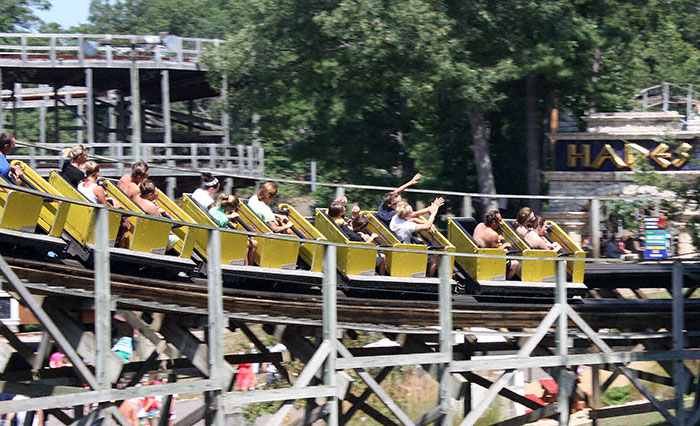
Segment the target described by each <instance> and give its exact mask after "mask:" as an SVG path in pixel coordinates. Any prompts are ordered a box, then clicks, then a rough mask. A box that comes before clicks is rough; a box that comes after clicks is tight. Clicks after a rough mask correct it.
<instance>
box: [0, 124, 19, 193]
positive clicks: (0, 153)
mask: <svg viewBox="0 0 700 426" xmlns="http://www.w3.org/2000/svg"><path fill="white" fill-rule="evenodd" d="M15 143H16V141H15V137H14V135H13V134H12V133H0V176H1V177H2V178H3V179H5V180H6V181H7V182H9V183H17V181H16V179H19V177H20V176H22V175H23V174H24V172H23V171H22V168H21V167H19V166H11V165H10V162H9V161H7V156H8V155H10V153H12V150H13V149H15ZM10 172H12V174H13V175H14V177H10Z"/></svg>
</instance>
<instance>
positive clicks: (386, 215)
mask: <svg viewBox="0 0 700 426" xmlns="http://www.w3.org/2000/svg"><path fill="white" fill-rule="evenodd" d="M394 216H396V211H395V210H393V209H390V208H389V207H387V206H386V204H384V201H382V202H381V203H380V204H379V208H378V209H377V217H378V218H379V219H381V220H382V222H384V224H385V225H386V226H389V224H390V223H391V219H393V218H394Z"/></svg>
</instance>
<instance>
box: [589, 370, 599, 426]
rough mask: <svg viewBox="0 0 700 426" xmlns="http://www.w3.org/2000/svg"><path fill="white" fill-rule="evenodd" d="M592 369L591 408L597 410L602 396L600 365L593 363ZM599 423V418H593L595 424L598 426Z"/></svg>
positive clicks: (594, 425)
mask: <svg viewBox="0 0 700 426" xmlns="http://www.w3.org/2000/svg"><path fill="white" fill-rule="evenodd" d="M591 370H592V371H591V379H592V380H591V388H592V389H591V392H592V394H591V408H593V409H594V410H596V409H598V408H600V407H601V403H600V397H601V396H602V395H601V392H600V390H601V389H600V365H598V364H594V365H592V366H591ZM599 424H600V422H599V421H598V420H597V419H596V420H593V426H598V425H599Z"/></svg>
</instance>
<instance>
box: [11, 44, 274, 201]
mask: <svg viewBox="0 0 700 426" xmlns="http://www.w3.org/2000/svg"><path fill="white" fill-rule="evenodd" d="M222 43H223V41H222V40H215V39H203V38H186V37H174V36H168V37H165V35H159V36H142V35H111V34H24V33H0V89H1V90H0V130H1V131H11V132H13V133H15V135H16V137H17V139H18V141H22V142H26V144H20V147H19V148H18V149H17V150H16V152H15V154H16V155H14V156H13V157H14V158H18V159H21V160H22V161H25V162H27V163H28V164H30V165H31V166H32V167H33V168H35V169H37V170H38V171H39V172H40V173H48V170H50V169H53V168H56V167H57V166H58V161H57V155H56V154H57V152H58V150H59V149H60V148H64V147H66V146H70V145H72V144H75V143H82V144H84V145H86V146H87V147H88V149H89V150H90V153H91V155H97V156H103V157H106V158H109V160H110V162H111V161H114V162H115V165H114V167H109V166H106V167H105V168H104V173H103V174H106V175H107V176H117V175H120V174H122V173H124V171H125V169H127V168H128V167H129V164H131V163H133V162H136V161H140V160H143V161H147V162H148V163H149V164H151V165H154V166H161V167H156V169H155V170H154V171H153V172H152V174H153V175H160V176H166V177H173V178H177V177H179V176H194V175H197V174H198V173H199V172H198V170H197V169H200V168H206V169H216V171H217V172H218V173H222V174H230V175H242V176H251V177H256V176H262V175H263V170H264V152H263V149H262V147H261V146H260V144H259V143H257V142H255V141H254V142H252V143H251V144H248V145H243V144H239V145H232V144H231V139H230V131H229V126H228V123H229V121H230V118H229V115H228V113H227V112H226V110H224V111H223V112H221V113H217V112H214V111H212V107H214V106H217V105H218V100H219V99H223V98H225V96H226V93H227V82H226V80H223V81H222V82H221V86H222V88H221V90H214V89H212V87H211V86H210V85H209V81H208V77H207V75H206V71H207V68H206V65H205V64H204V63H202V61H201V57H202V55H203V53H204V52H205V50H207V49H211V48H215V47H217V46H219V45H221V44H222ZM174 103H179V104H178V105H177V107H176V108H173V104H174ZM27 109H39V122H38V123H37V124H38V127H39V132H38V133H39V137H38V140H32V139H30V138H28V137H25V136H24V135H23V131H26V130H25V129H22V128H21V126H19V125H18V116H20V115H21V114H24V113H23V111H25V110H27ZM65 111H69V112H70V114H66V113H65ZM67 115H72V116H73V117H74V118H66V116H67ZM52 116H53V117H52ZM28 133H31V134H32V135H35V134H36V132H35V131H33V132H28ZM34 137H35V136H32V138H34ZM22 145H23V146H24V147H22ZM124 164H126V166H125V165H124ZM231 184H232V183H231V182H229V183H228V185H231ZM168 185H169V187H170V188H171V189H172V188H173V187H175V186H176V185H177V182H176V181H172V180H171V181H170V182H169V183H168ZM169 192H170V191H169Z"/></svg>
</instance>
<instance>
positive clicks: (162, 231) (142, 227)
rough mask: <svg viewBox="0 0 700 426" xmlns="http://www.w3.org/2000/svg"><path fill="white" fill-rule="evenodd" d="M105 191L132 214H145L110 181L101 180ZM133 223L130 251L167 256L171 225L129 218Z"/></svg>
mask: <svg viewBox="0 0 700 426" xmlns="http://www.w3.org/2000/svg"><path fill="white" fill-rule="evenodd" d="M99 182H100V184H102V185H103V187H104V189H105V194H106V195H107V196H108V197H111V198H112V199H114V200H115V201H117V202H119V204H121V205H122V207H124V209H125V210H127V211H130V212H132V213H141V214H144V211H143V210H142V209H141V208H140V207H139V206H137V205H136V203H134V201H133V200H132V199H131V198H129V197H128V196H127V195H126V194H124V192H123V191H122V190H121V189H119V187H117V185H116V184H115V183H114V182H113V181H111V180H110V179H104V178H100V179H99ZM129 222H131V236H130V238H129V239H128V240H127V241H128V243H127V247H126V248H128V249H129V250H135V251H140V252H146V253H153V254H165V251H166V249H167V245H168V236H169V235H170V228H171V225H170V224H169V223H167V222H161V221H158V220H153V219H149V218H143V217H135V216H129Z"/></svg>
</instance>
